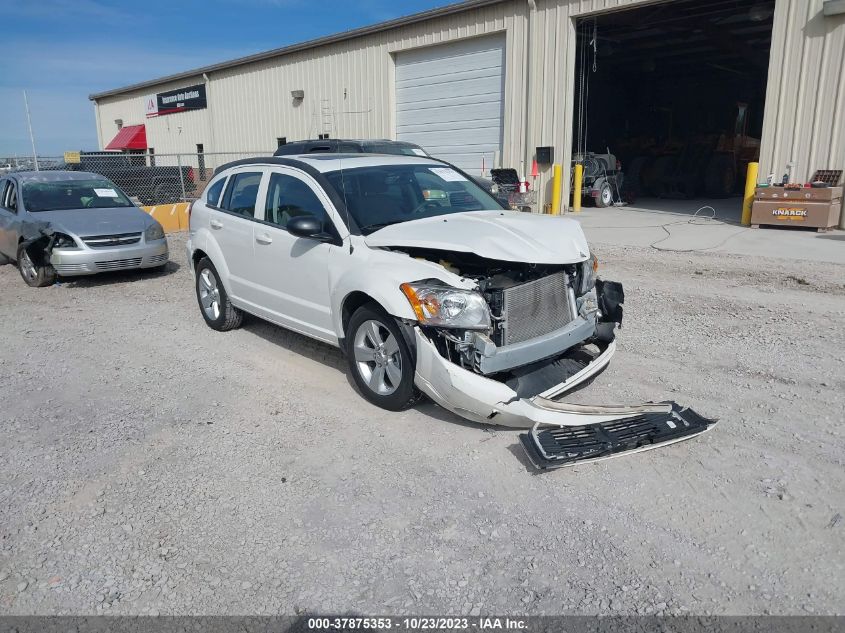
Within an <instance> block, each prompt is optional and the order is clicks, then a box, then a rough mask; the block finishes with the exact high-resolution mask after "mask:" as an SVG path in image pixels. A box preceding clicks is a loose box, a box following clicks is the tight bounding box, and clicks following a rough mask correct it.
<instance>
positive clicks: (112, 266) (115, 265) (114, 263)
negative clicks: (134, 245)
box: [96, 257, 141, 270]
mask: <svg viewBox="0 0 845 633" xmlns="http://www.w3.org/2000/svg"><path fill="white" fill-rule="evenodd" d="M140 265H141V258H140V257H133V258H132V259H113V260H111V261H110V262H97V264H96V266H97V268H99V269H100V270H117V269H119V268H134V267H136V266H140Z"/></svg>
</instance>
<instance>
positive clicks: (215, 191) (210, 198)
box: [205, 177, 226, 207]
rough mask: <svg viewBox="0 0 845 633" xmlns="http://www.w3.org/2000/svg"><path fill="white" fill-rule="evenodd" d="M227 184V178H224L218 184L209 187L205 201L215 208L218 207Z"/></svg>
mask: <svg viewBox="0 0 845 633" xmlns="http://www.w3.org/2000/svg"><path fill="white" fill-rule="evenodd" d="M225 184H226V178H225V177H223V178H221V179H220V180H218V181H217V182H214V183H212V184H211V185H209V187H208V189H206V191H205V201H206V202H207V203H208V204H210V205H211V206H213V207H216V206H217V204H218V203H219V202H220V194H221V193H223V185H225Z"/></svg>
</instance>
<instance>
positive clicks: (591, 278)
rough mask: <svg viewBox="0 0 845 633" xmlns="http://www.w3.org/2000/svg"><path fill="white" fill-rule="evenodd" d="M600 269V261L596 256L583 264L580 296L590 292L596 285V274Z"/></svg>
mask: <svg viewBox="0 0 845 633" xmlns="http://www.w3.org/2000/svg"><path fill="white" fill-rule="evenodd" d="M598 269H599V260H598V259H597V258H596V256H595V255H592V256H591V257H590V259H588V260H587V261H585V262H581V283H580V284H578V296H579V297H580V296H581V295H583V294H586V293H588V292H590V290H592V289H593V286H595V285H596V273H597V272H598Z"/></svg>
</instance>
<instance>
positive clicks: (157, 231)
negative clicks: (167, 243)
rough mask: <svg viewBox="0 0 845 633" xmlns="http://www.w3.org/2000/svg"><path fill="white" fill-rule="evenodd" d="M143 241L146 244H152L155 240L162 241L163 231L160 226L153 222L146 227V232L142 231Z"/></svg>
mask: <svg viewBox="0 0 845 633" xmlns="http://www.w3.org/2000/svg"><path fill="white" fill-rule="evenodd" d="M144 239H145V240H146V241H147V242H154V241H155V240H163V239H164V229H163V228H161V224H159V223H158V222H153V223H152V224H150V225H149V226H148V227H147V230H146V231H144Z"/></svg>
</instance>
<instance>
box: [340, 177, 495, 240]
mask: <svg viewBox="0 0 845 633" xmlns="http://www.w3.org/2000/svg"><path fill="white" fill-rule="evenodd" d="M325 175H326V178H328V180H329V183H331V185H332V186H333V187H334V188H335V190H336V191H337V193H338V195H339V196H340V197H341V198H342V199H344V200H345V202H346V207H347V208H348V209H349V213H350V215H352V217H353V218H354V219H355V222H356V223H357V224H358V226H359V227H360V228H361V232H362V233H364V234H365V235H367V234H369V233H372V232H373V231H377V230H378V229H380V228H382V227H385V226H389V225H391V224H398V223H400V222H407V221H409V220H419V219H420V218H429V217H433V216H438V215H447V214H450V213H462V212H464V211H479V210H483V209H487V210H497V209H498V210H501V208H502V207H501V205H500V204H499V203H498V202H496V200H495V199H494V198H493V197H491V196H490V194H488V193H487V192H486V191H484V190H483V189H482V188H481V187H479V186H478V185H476V184H475V183H474V182H472V181H471V180H468V179H467V177H466V176H464V175H463V174H461V173H460V172H458V171H455V170H454V169H452V168H451V167H448V166H446V165H379V166H377V167H358V168H355V169H344V170H343V171H342V172H341V171H333V172H327V173H326V174H325Z"/></svg>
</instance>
